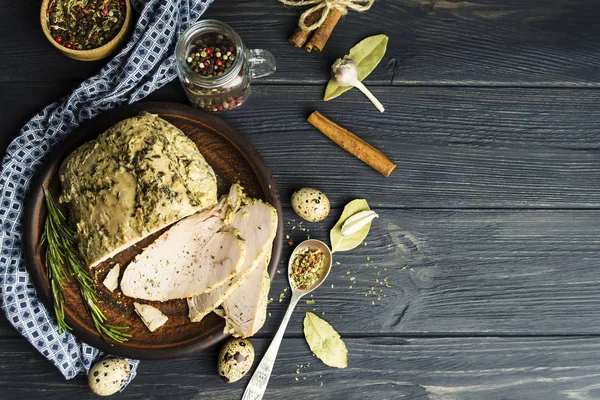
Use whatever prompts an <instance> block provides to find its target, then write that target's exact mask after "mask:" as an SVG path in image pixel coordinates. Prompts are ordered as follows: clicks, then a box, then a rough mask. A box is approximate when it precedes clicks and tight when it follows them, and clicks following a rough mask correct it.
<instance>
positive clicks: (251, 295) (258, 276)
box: [221, 251, 271, 337]
mask: <svg viewBox="0 0 600 400" xmlns="http://www.w3.org/2000/svg"><path fill="white" fill-rule="evenodd" d="M269 260H270V251H269V256H267V257H264V258H262V259H261V261H260V264H259V266H258V267H257V268H256V269H255V270H254V271H252V273H251V274H250V276H249V277H248V279H246V280H245V281H244V282H243V283H242V284H241V285H240V287H239V288H238V289H237V290H235V291H234V292H233V293H232V294H231V295H230V296H229V297H228V298H227V299H226V300H225V301H224V302H223V311H222V313H221V315H222V316H223V317H224V318H225V332H227V333H231V334H232V335H233V336H236V337H250V336H252V335H254V334H255V333H256V332H258V330H259V329H260V328H262V326H263V325H264V323H265V321H266V319H267V303H268V299H269V289H270V288H271V279H270V278H269V272H268V270H267V267H268V265H269Z"/></svg>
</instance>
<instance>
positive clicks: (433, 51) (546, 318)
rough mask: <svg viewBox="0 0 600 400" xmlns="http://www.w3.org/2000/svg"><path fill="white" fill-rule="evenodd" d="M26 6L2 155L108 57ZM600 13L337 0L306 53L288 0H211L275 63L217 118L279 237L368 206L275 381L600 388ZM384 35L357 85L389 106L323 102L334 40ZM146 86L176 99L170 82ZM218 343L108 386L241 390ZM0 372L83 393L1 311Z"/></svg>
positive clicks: (495, 391)
mask: <svg viewBox="0 0 600 400" xmlns="http://www.w3.org/2000/svg"><path fill="white" fill-rule="evenodd" d="M38 7H39V2H36V1H13V2H4V3H2V4H0V11H1V12H0V57H2V61H3V63H2V67H1V68H2V70H1V72H0V103H1V105H2V108H1V111H0V126H1V127H2V128H1V130H0V154H1V153H3V151H4V148H5V146H6V145H7V144H8V142H9V140H10V139H11V138H12V137H14V135H15V134H16V133H17V131H18V129H19V128H20V127H21V126H22V125H23V124H24V123H25V122H26V121H27V120H28V119H29V118H30V117H31V116H32V115H33V114H35V113H36V112H38V111H39V110H40V109H41V108H42V107H43V106H45V105H46V104H48V103H50V102H52V101H54V100H56V99H58V98H60V96H62V95H64V94H67V93H69V92H70V91H71V90H72V89H73V88H75V87H76V85H77V84H78V83H79V82H80V81H82V80H83V79H85V78H87V77H88V76H90V75H92V74H94V73H96V71H98V70H99V68H100V67H101V66H102V65H103V62H95V63H81V62H76V61H73V60H69V59H67V58H65V57H63V56H61V55H60V54H59V53H58V52H57V51H55V50H54V49H53V48H52V47H51V46H50V45H49V44H48V43H47V42H46V40H45V38H44V37H43V35H42V34H41V30H40V29H39V20H38V15H39V14H38ZM598 11H600V4H599V3H598V2H594V1H583V0H570V1H553V2H548V1H547V0H529V1H527V2H523V1H519V0H507V1H503V2H500V1H493V0H473V1H468V2H466V1H454V0H451V1H446V0H377V1H376V2H375V4H374V6H373V9H372V10H370V11H369V12H367V13H365V14H362V15H359V14H356V13H350V14H349V15H347V16H346V17H345V18H344V20H343V21H342V23H341V24H340V25H339V26H338V27H337V28H336V30H335V33H334V35H333V36H332V38H331V40H330V41H329V43H328V44H327V47H326V49H325V51H324V52H323V53H321V54H318V53H316V54H307V53H305V52H303V51H301V50H297V49H294V48H293V47H292V46H291V45H290V44H289V43H287V37H288V36H289V34H290V33H291V32H292V31H293V29H294V26H295V24H296V20H297V17H298V15H299V13H300V11H299V10H295V9H289V8H285V7H283V6H282V5H281V4H280V3H279V2H277V1H275V0H273V1H250V0H246V1H236V2H231V1H229V0H218V1H216V2H215V3H214V4H213V5H212V6H211V8H210V9H209V11H208V12H207V14H206V18H216V19H220V20H223V21H225V22H228V23H230V24H231V25H232V26H233V27H234V28H235V29H236V30H237V31H238V32H239V33H240V35H241V36H242V38H243V39H244V41H245V42H246V44H247V45H248V46H249V47H252V48H265V49H268V50H270V51H272V52H273V53H274V55H275V57H276V59H277V63H278V71H277V73H276V74H274V75H272V76H270V77H268V78H265V79H262V80H260V81H256V82H255V84H254V94H253V96H252V97H251V98H250V101H249V102H248V103H247V104H246V105H245V106H244V107H242V108H240V109H239V110H236V111H233V112H228V113H224V114H222V117H223V118H224V119H225V120H227V121H228V122H230V123H231V124H232V125H233V126H234V127H236V128H237V129H238V130H239V131H240V132H241V133H242V134H244V135H245V136H246V137H247V138H248V139H249V140H250V141H251V142H252V143H253V144H254V145H255V147H256V148H257V149H258V150H259V152H260V153H261V155H262V156H263V158H264V159H265V160H266V162H267V164H268V165H269V166H270V168H271V170H272V172H273V174H274V176H275V179H276V181H277V183H278V186H279V190H280V192H281V195H282V199H283V200H284V205H285V221H286V226H285V233H286V234H288V235H289V236H290V240H291V241H293V242H294V243H297V242H299V241H301V240H302V239H305V238H306V237H308V236H311V237H313V238H318V239H325V240H327V238H328V232H329V229H330V228H331V226H332V225H333V223H334V222H335V220H336V218H337V217H338V216H339V215H340V213H341V209H342V207H343V206H344V204H345V203H347V202H348V201H350V200H352V199H354V198H359V197H362V198H366V199H367V200H368V201H369V203H370V204H371V206H372V207H373V208H374V209H376V210H377V212H378V213H379V214H380V218H379V219H377V220H375V222H374V224H373V229H372V230H371V232H370V234H369V236H368V238H367V240H366V245H364V246H361V247H359V248H357V249H355V250H353V251H350V252H346V253H339V254H336V255H335V261H337V262H339V264H335V265H334V269H333V271H332V273H331V275H330V278H328V282H327V286H326V287H323V288H321V289H319V290H318V291H317V292H315V293H314V295H313V299H314V300H315V304H313V305H309V304H306V302H304V301H303V302H301V303H300V304H299V305H298V308H297V310H296V312H295V314H294V315H293V317H292V320H291V322H290V325H289V328H288V331H287V334H286V338H285V339H284V342H283V344H282V347H281V353H280V356H279V359H278V363H277V366H276V371H275V374H274V376H273V377H272V379H271V382H270V385H269V391H268V392H267V396H266V398H288V397H290V398H291V397H299V396H303V397H304V398H307V399H340V398H344V399H346V398H347V399H377V400H380V399H396V398H407V399H433V400H436V399H444V400H446V399H452V400H453V399H477V400H479V399H517V398H518V399H534V398H539V399H564V398H573V399H594V398H598V397H600V389H599V387H598V384H597V381H598V377H599V376H600V371H599V367H598V363H597V359H598V356H599V355H600V353H599V352H600V323H598V322H597V321H600V315H599V314H600V312H599V311H598V307H597V305H598V300H599V299H600V290H599V289H598V288H599V287H600V285H599V283H600V282H599V279H600V278H599V275H598V273H597V260H598V258H599V257H598V252H599V251H600V247H599V246H598V238H599V237H600V235H599V234H600V224H599V222H600V219H599V218H600V217H599V215H598V209H599V208H600V185H599V184H598V182H599V181H598V176H600V174H599V173H600V170H599V169H600V153H599V149H600V135H598V126H599V125H600V124H599V122H600V108H599V107H598V104H600V92H598V91H597V88H598V87H599V86H600V69H598V64H599V61H600V51H599V50H600V40H599V39H600V30H599V29H598V25H599V22H600V13H599V12H598ZM376 33H386V34H388V35H389V36H390V39H391V40H390V44H389V48H388V52H387V54H386V57H385V58H384V60H383V62H382V63H381V64H380V66H379V67H378V68H376V70H375V71H374V72H373V73H372V75H371V76H370V77H369V78H368V79H367V81H366V83H367V85H368V86H369V87H371V88H372V89H373V92H374V93H375V94H376V96H377V97H378V98H379V99H380V100H381V101H382V103H383V104H384V105H385V106H386V112H385V114H379V113H377V112H376V111H375V109H374V108H373V107H372V106H371V105H370V104H369V103H368V101H367V100H366V98H364V96H362V95H361V94H360V93H358V92H356V91H352V92H349V93H346V94H344V95H343V96H342V97H340V98H338V99H336V100H334V101H331V102H326V103H325V102H323V101H322V100H321V98H322V94H323V90H324V85H325V83H326V81H327V79H328V74H329V66H330V64H331V63H332V62H333V60H335V58H337V57H339V56H341V55H343V54H345V53H346V52H347V50H348V49H349V48H350V47H351V46H352V45H353V44H354V43H356V42H358V41H359V40H360V39H362V38H363V37H365V36H368V35H371V34H376ZM146 100H149V101H151V100H154V101H176V102H185V97H184V95H183V92H182V90H181V88H180V86H179V84H178V83H177V82H173V83H172V84H170V85H167V87H165V88H163V89H162V90H159V91H158V92H156V93H154V94H152V95H151V96H150V97H149V98H148V99H146ZM315 109H318V110H320V111H322V112H323V113H324V114H325V115H326V116H328V117H329V118H331V119H332V120H334V121H336V122H338V123H340V124H341V125H343V126H345V127H346V128H348V129H350V130H352V131H354V132H355V133H357V134H359V135H360V136H361V137H363V138H364V139H366V140H367V141H369V142H370V143H372V144H373V145H375V146H376V147H379V148H381V149H383V150H384V152H385V153H387V154H388V155H389V156H390V157H391V158H392V159H393V160H394V161H395V162H397V163H398V168H397V169H396V170H395V171H394V173H393V174H392V176H391V177H390V178H383V177H381V176H379V175H378V174H377V173H376V172H374V171H372V170H371V169H370V168H369V167H367V166H365V165H363V164H362V163H360V162H359V161H357V160H355V159H353V158H352V157H351V156H349V155H348V154H346V153H344V152H343V151H342V150H341V149H339V148H338V147H337V146H335V145H334V144H332V143H331V142H329V141H328V140H327V139H326V138H324V137H323V136H322V135H320V134H319V133H318V132H317V131H316V130H314V129H313V128H312V127H311V126H310V125H308V124H307V123H306V121H305V119H306V117H307V116H308V114H309V113H310V112H311V111H313V110H315ZM302 186H316V187H318V188H320V189H322V190H324V191H325V192H326V193H327V194H328V195H329V197H330V199H331V201H332V206H333V210H332V213H331V216H330V217H329V218H328V219H327V220H325V221H324V222H321V223H317V224H307V223H303V224H300V223H299V222H300V221H299V218H298V217H296V216H295V215H294V214H293V212H292V211H291V209H290V207H289V197H290V195H291V193H292V192H293V191H294V190H295V189H297V188H299V187H302ZM290 251H291V248H290V247H289V246H286V249H285V250H284V254H283V257H282V263H281V268H280V269H281V271H282V273H281V274H278V275H276V278H275V281H274V284H273V287H272V289H271V293H270V297H271V298H272V299H273V301H272V302H271V303H270V305H269V313H270V315H269V317H268V318H267V322H266V325H265V327H264V328H263V329H262V330H261V331H260V333H259V334H258V335H257V337H256V338H255V339H253V343H254V345H255V346H256V349H257V354H258V355H259V357H260V355H262V354H264V352H265V350H266V348H267V346H268V344H269V342H270V339H271V338H272V336H273V334H274V332H275V330H276V328H277V326H278V324H279V322H280V321H281V318H282V316H283V313H284V311H285V307H286V306H287V302H288V299H289V291H286V290H285V288H286V287H287V284H286V279H285V272H284V271H285V267H286V261H287V257H288V255H289V253H290ZM280 298H281V301H280ZM306 311H314V312H316V313H324V318H326V319H327V320H328V321H329V322H331V323H332V324H333V326H334V327H336V329H338V331H339V332H340V333H341V334H342V336H343V337H344V339H345V340H346V343H347V345H348V348H349V350H350V365H349V368H348V369H344V370H334V369H331V368H327V367H325V366H323V364H321V363H320V362H319V361H318V360H316V359H315V358H314V357H313V356H312V355H311V354H310V351H309V349H308V347H307V345H306V343H305V342H304V339H303V338H302V325H301V324H302V317H303V314H304V312H306ZM217 350H218V349H217V348H213V349H210V350H209V351H206V352H203V353H200V354H198V355H196V356H193V357H188V358H184V359H179V360H169V361H161V362H143V363H142V364H141V366H140V369H139V375H138V377H137V378H136V379H135V380H134V382H133V383H132V385H131V386H130V387H129V388H128V389H127V390H126V391H125V392H124V393H123V394H121V395H119V396H118V398H158V399H163V398H164V399H168V398H175V397H176V398H182V399H204V398H206V399H230V398H239V397H240V396H241V393H242V392H243V388H244V387H245V384H246V382H247V381H248V379H249V377H248V376H247V377H245V378H244V380H243V381H241V382H239V383H237V384H232V385H226V384H223V383H222V382H220V380H219V378H218V377H217V375H216V372H215V362H216V352H217ZM309 362H310V367H299V365H307V363H309ZM297 370H298V372H299V373H297ZM0 372H2V373H1V374H0V398H2V399H5V398H8V399H13V398H14V399H17V398H18V399H23V398H27V399H29V398H31V399H42V398H44V399H46V398H48V397H60V398H65V399H81V398H92V397H93V396H92V395H91V394H90V392H89V391H88V390H87V388H86V383H85V380H84V379H83V378H82V377H78V378H76V379H74V380H71V381H64V379H63V378H62V376H61V375H60V374H59V372H58V371H57V370H56V369H55V368H54V367H53V366H52V365H51V364H50V363H49V362H47V361H45V360H44V358H43V357H42V356H40V355H39V354H37V353H36V352H35V351H34V350H33V349H32V347H31V346H30V345H29V344H28V343H27V342H26V341H25V340H24V339H22V338H21V337H20V336H19V334H18V333H17V332H16V331H15V330H14V329H13V328H12V327H11V326H10V324H9V323H8V322H7V321H6V319H5V318H4V317H0ZM296 378H298V380H296ZM304 378H306V380H305V379H304ZM321 383H322V386H321Z"/></svg>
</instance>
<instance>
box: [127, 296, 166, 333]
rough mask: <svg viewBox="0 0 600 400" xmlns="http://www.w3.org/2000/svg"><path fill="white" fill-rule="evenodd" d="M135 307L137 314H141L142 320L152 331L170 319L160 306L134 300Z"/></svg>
mask: <svg viewBox="0 0 600 400" xmlns="http://www.w3.org/2000/svg"><path fill="white" fill-rule="evenodd" d="M133 307H134V308H135V312H136V314H137V315H139V316H140V318H141V320H142V322H143V323H144V325H146V327H147V328H148V330H149V331H150V332H154V331H155V330H157V329H158V328H160V327H161V326H163V325H164V324H165V323H166V322H167V321H168V319H169V318H168V317H167V316H166V315H165V314H163V313H162V312H160V310H159V309H158V308H156V307H152V306H151V305H149V304H141V303H136V302H134V303H133Z"/></svg>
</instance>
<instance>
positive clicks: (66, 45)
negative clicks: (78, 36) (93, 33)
mask: <svg viewBox="0 0 600 400" xmlns="http://www.w3.org/2000/svg"><path fill="white" fill-rule="evenodd" d="M65 47H66V48H67V49H72V48H73V45H72V44H71V43H67V44H65Z"/></svg>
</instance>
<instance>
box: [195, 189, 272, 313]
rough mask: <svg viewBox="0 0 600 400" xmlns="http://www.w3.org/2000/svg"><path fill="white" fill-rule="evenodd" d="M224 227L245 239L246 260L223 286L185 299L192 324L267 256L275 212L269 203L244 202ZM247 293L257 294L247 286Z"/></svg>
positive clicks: (242, 280)
mask: <svg viewBox="0 0 600 400" xmlns="http://www.w3.org/2000/svg"><path fill="white" fill-rule="evenodd" d="M246 202H247V204H245V205H244V206H242V207H241V208H240V209H239V210H238V211H237V212H236V213H235V214H233V216H232V217H231V222H230V223H229V225H228V226H227V228H229V229H235V230H236V231H238V232H239V234H240V236H241V237H242V239H244V240H245V245H246V258H245V259H244V262H243V264H242V266H241V267H240V271H239V272H238V274H237V275H236V276H235V277H233V278H232V279H231V280H230V282H228V284H226V285H222V286H221V287H219V288H217V289H214V290H212V291H210V292H209V293H204V294H201V295H199V296H194V297H188V299H187V301H188V308H189V317H190V320H191V321H192V322H198V321H200V320H201V319H202V318H203V317H204V316H206V315H207V314H209V313H210V312H211V311H213V310H214V309H215V308H217V307H218V306H219V305H221V303H223V301H224V300H225V299H227V298H228V297H229V296H230V295H231V294H232V293H233V292H235V291H236V289H237V288H238V287H239V286H240V285H242V284H243V283H244V282H245V281H246V279H248V277H250V275H251V274H252V273H253V271H254V270H255V269H256V268H257V267H258V266H259V265H260V264H261V263H262V264H264V262H263V261H264V259H265V257H268V256H269V255H270V254H271V246H272V243H273V239H274V238H275V234H276V231H277V211H276V210H275V208H273V207H272V206H271V205H270V204H267V203H264V202H262V201H260V200H256V199H251V200H246ZM247 288H248V290H252V291H258V290H259V289H260V282H259V284H258V286H247Z"/></svg>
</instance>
